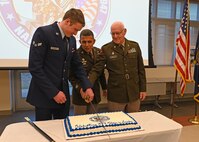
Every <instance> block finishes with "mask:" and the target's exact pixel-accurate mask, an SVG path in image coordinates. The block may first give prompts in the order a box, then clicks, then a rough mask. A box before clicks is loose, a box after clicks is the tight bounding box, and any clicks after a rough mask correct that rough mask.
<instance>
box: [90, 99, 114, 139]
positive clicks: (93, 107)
mask: <svg viewBox="0 0 199 142" xmlns="http://www.w3.org/2000/svg"><path fill="white" fill-rule="evenodd" d="M90 105H91V107H92V109H93V111H94V112H95V114H96V115H97V118H98V120H99V121H100V123H101V124H102V127H103V128H104V130H105V131H106V134H107V136H108V138H109V140H110V139H111V137H110V135H109V133H108V131H107V129H106V127H105V126H104V124H103V122H102V120H101V118H100V117H99V115H98V113H97V111H96V109H95V106H94V105H93V103H92V102H90Z"/></svg>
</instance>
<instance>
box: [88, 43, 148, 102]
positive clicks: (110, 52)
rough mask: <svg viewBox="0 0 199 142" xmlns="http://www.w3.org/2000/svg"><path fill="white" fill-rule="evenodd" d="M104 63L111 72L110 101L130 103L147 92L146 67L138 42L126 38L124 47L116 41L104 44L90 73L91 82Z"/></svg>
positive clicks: (108, 96)
mask: <svg viewBox="0 0 199 142" xmlns="http://www.w3.org/2000/svg"><path fill="white" fill-rule="evenodd" d="M104 65H106V69H107V70H108V73H109V77H108V86H107V88H108V89H107V93H108V94H107V99H108V100H109V101H112V102H117V103H128V102H131V101H134V100H137V99H139V93H140V92H146V75H145V68H144V63H143V59H142V53H141V50H140V47H139V45H138V43H137V42H134V41H130V40H127V39H125V47H124V49H123V48H122V47H121V45H117V44H115V43H114V42H109V43H107V44H105V45H104V46H102V52H101V54H100V57H99V60H98V61H97V63H96V64H95V66H94V67H93V69H92V71H91V72H90V74H89V79H90V81H91V82H94V81H95V79H96V78H97V76H98V75H99V74H100V73H101V71H102V69H103V67H104Z"/></svg>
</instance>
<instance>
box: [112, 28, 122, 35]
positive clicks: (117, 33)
mask: <svg viewBox="0 0 199 142" xmlns="http://www.w3.org/2000/svg"><path fill="white" fill-rule="evenodd" d="M123 31H124V29H122V30H121V31H120V32H111V33H110V34H111V35H112V36H114V35H117V36H118V35H120V34H121V33H122V32H123Z"/></svg>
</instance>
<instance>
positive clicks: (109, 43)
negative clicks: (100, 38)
mask: <svg viewBox="0 0 199 142" xmlns="http://www.w3.org/2000/svg"><path fill="white" fill-rule="evenodd" d="M111 43H112V42H108V43H106V44H104V45H103V46H102V47H104V46H108V45H111Z"/></svg>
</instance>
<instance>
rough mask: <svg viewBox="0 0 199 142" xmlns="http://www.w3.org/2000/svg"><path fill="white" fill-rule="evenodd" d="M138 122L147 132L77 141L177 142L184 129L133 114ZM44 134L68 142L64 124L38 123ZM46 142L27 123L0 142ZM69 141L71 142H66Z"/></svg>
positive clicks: (15, 127)
mask: <svg viewBox="0 0 199 142" xmlns="http://www.w3.org/2000/svg"><path fill="white" fill-rule="evenodd" d="M130 115H131V116H132V117H133V118H135V120H137V122H138V123H139V124H140V126H141V127H142V128H143V129H144V131H138V132H130V133H120V134H114V135H110V138H111V140H110V139H108V136H107V135H104V136H96V137H90V138H84V139H75V140H69V141H71V142H74V141H75V142H76V141H81V142H85V141H95V142H97V141H103V142H105V141H120V142H121V140H122V142H124V141H125V142H126V141H127V142H132V141H133V142H160V141H161V142H178V141H179V137H180V134H181V130H182V125H180V124H179V123H177V122H175V121H173V120H171V119H169V118H167V117H165V116H163V115H161V114H159V113H157V112H154V111H146V112H137V113H130ZM35 123H36V124H37V125H38V126H39V127H40V128H41V129H42V130H43V131H45V132H46V133H47V134H48V135H49V136H51V137H52V138H53V139H54V140H55V141H56V142H65V141H66V139H65V135H64V127H63V120H49V121H38V122H35ZM15 141H16V142H47V141H48V140H47V139H46V138H45V137H43V136H42V135H41V134H40V133H38V132H37V131H36V130H35V129H34V128H33V127H32V126H31V125H30V124H28V123H27V122H20V123H14V124H10V125H8V126H7V127H6V128H5V130H4V131H3V133H2V135H1V137H0V142H15ZM67 141H68V140H67Z"/></svg>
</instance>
